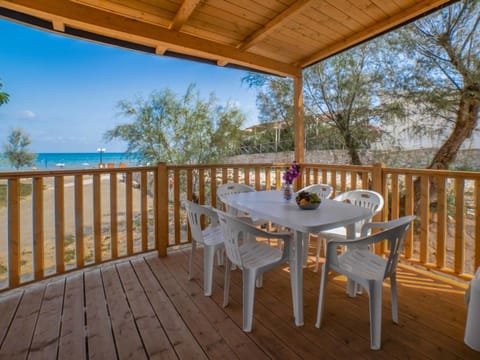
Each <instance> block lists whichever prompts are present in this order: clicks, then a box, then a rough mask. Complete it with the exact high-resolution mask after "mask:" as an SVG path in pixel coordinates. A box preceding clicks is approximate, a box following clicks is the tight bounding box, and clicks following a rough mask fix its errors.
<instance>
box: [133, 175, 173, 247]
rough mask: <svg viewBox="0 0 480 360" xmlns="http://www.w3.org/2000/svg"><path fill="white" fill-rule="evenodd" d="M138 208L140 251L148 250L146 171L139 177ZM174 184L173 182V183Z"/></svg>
mask: <svg viewBox="0 0 480 360" xmlns="http://www.w3.org/2000/svg"><path fill="white" fill-rule="evenodd" d="M140 176H141V177H140V208H141V211H140V212H141V219H142V251H147V250H148V198H147V196H148V193H147V186H148V181H147V180H148V178H147V177H148V173H147V171H145V170H144V171H142V172H141V175H140ZM174 184H175V182H174Z"/></svg>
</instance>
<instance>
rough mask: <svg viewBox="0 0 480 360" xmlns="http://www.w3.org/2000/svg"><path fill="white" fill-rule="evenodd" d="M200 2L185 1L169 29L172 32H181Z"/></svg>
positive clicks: (199, 0) (196, 0)
mask: <svg viewBox="0 0 480 360" xmlns="http://www.w3.org/2000/svg"><path fill="white" fill-rule="evenodd" d="M200 2H201V0H184V1H183V3H182V5H181V6H180V8H179V9H178V11H177V13H176V14H175V18H174V19H173V20H172V23H171V24H170V26H169V27H168V28H169V29H170V30H175V31H179V30H180V29H181V28H182V26H183V24H185V22H186V21H187V20H188V18H189V17H190V16H191V15H192V13H193V12H194V11H195V8H196V7H197V6H198V4H200Z"/></svg>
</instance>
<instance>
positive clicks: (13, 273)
mask: <svg viewBox="0 0 480 360" xmlns="http://www.w3.org/2000/svg"><path fill="white" fill-rule="evenodd" d="M20 256H21V252H20V179H19V178H14V179H8V286H9V287H10V288H14V287H17V286H19V285H20Z"/></svg>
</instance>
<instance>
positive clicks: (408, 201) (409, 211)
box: [405, 175, 415, 259]
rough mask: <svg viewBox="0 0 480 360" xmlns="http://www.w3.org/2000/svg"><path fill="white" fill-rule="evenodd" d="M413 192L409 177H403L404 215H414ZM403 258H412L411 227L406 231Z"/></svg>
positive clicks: (411, 181)
mask: <svg viewBox="0 0 480 360" xmlns="http://www.w3.org/2000/svg"><path fill="white" fill-rule="evenodd" d="M414 196H415V194H414V191H413V180H412V176H411V175H406V176H405V215H413V214H414V209H413V207H414ZM405 257H406V258H407V259H411V258H412V257H413V226H410V229H408V231H407V235H406V236H405Z"/></svg>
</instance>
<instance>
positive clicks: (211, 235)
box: [202, 225, 224, 247]
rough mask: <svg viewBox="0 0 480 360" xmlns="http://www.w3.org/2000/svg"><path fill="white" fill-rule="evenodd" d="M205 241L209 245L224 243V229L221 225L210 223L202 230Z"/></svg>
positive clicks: (221, 245)
mask: <svg viewBox="0 0 480 360" xmlns="http://www.w3.org/2000/svg"><path fill="white" fill-rule="evenodd" d="M202 236H203V243H204V244H205V245H207V246H215V245H220V247H224V245H223V235H222V229H221V228H220V226H219V225H215V226H212V225H208V226H207V227H206V228H205V229H204V230H202Z"/></svg>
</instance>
